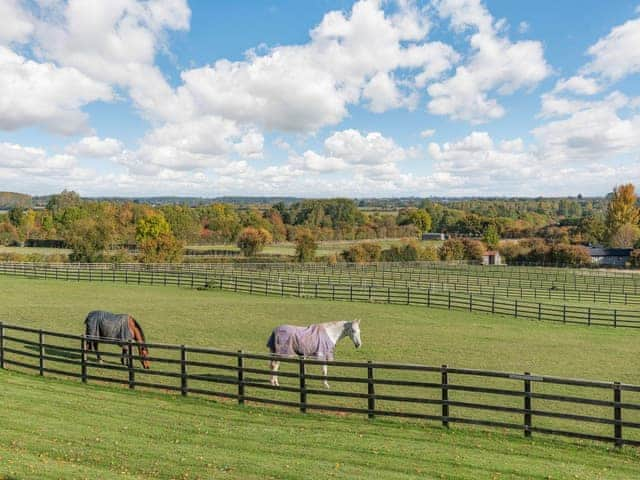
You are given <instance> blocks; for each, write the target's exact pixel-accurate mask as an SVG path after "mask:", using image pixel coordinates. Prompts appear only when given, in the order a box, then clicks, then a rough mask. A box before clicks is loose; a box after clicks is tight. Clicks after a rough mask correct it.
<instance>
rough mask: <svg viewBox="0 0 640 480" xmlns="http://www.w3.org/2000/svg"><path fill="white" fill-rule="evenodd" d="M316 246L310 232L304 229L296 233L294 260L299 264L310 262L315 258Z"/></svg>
mask: <svg viewBox="0 0 640 480" xmlns="http://www.w3.org/2000/svg"><path fill="white" fill-rule="evenodd" d="M317 249H318V244H317V243H316V240H315V238H314V237H313V234H312V233H311V230H309V229H307V228H305V229H301V230H299V231H298V235H297V236H296V260H298V261H299V262H310V261H312V260H313V259H314V258H315V256H316V250H317Z"/></svg>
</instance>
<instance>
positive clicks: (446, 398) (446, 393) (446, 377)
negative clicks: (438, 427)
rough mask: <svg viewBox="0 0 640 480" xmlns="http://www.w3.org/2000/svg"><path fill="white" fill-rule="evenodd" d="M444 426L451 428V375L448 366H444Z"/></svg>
mask: <svg viewBox="0 0 640 480" xmlns="http://www.w3.org/2000/svg"><path fill="white" fill-rule="evenodd" d="M441 372H442V375H441V376H442V426H443V427H446V428H449V387H448V385H449V375H448V374H447V366H446V365H442V370H441Z"/></svg>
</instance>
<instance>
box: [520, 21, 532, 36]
mask: <svg viewBox="0 0 640 480" xmlns="http://www.w3.org/2000/svg"><path fill="white" fill-rule="evenodd" d="M529 28H530V25H529V24H528V23H527V22H524V21H523V22H520V23H519V24H518V33H527V32H528V31H529Z"/></svg>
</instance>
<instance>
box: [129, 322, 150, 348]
mask: <svg viewBox="0 0 640 480" xmlns="http://www.w3.org/2000/svg"><path fill="white" fill-rule="evenodd" d="M131 320H133V324H134V325H135V326H136V328H137V329H138V330H139V331H140V336H141V337H142V341H143V342H146V341H147V339H146V338H145V336H144V330H142V327H141V326H140V324H139V323H138V321H137V320H136V319H135V318H133V317H131Z"/></svg>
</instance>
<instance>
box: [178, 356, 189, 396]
mask: <svg viewBox="0 0 640 480" xmlns="http://www.w3.org/2000/svg"><path fill="white" fill-rule="evenodd" d="M188 391H189V387H188V384H187V347H185V346H184V345H180V394H181V395H182V396H183V397H186V396H187V393H188Z"/></svg>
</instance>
